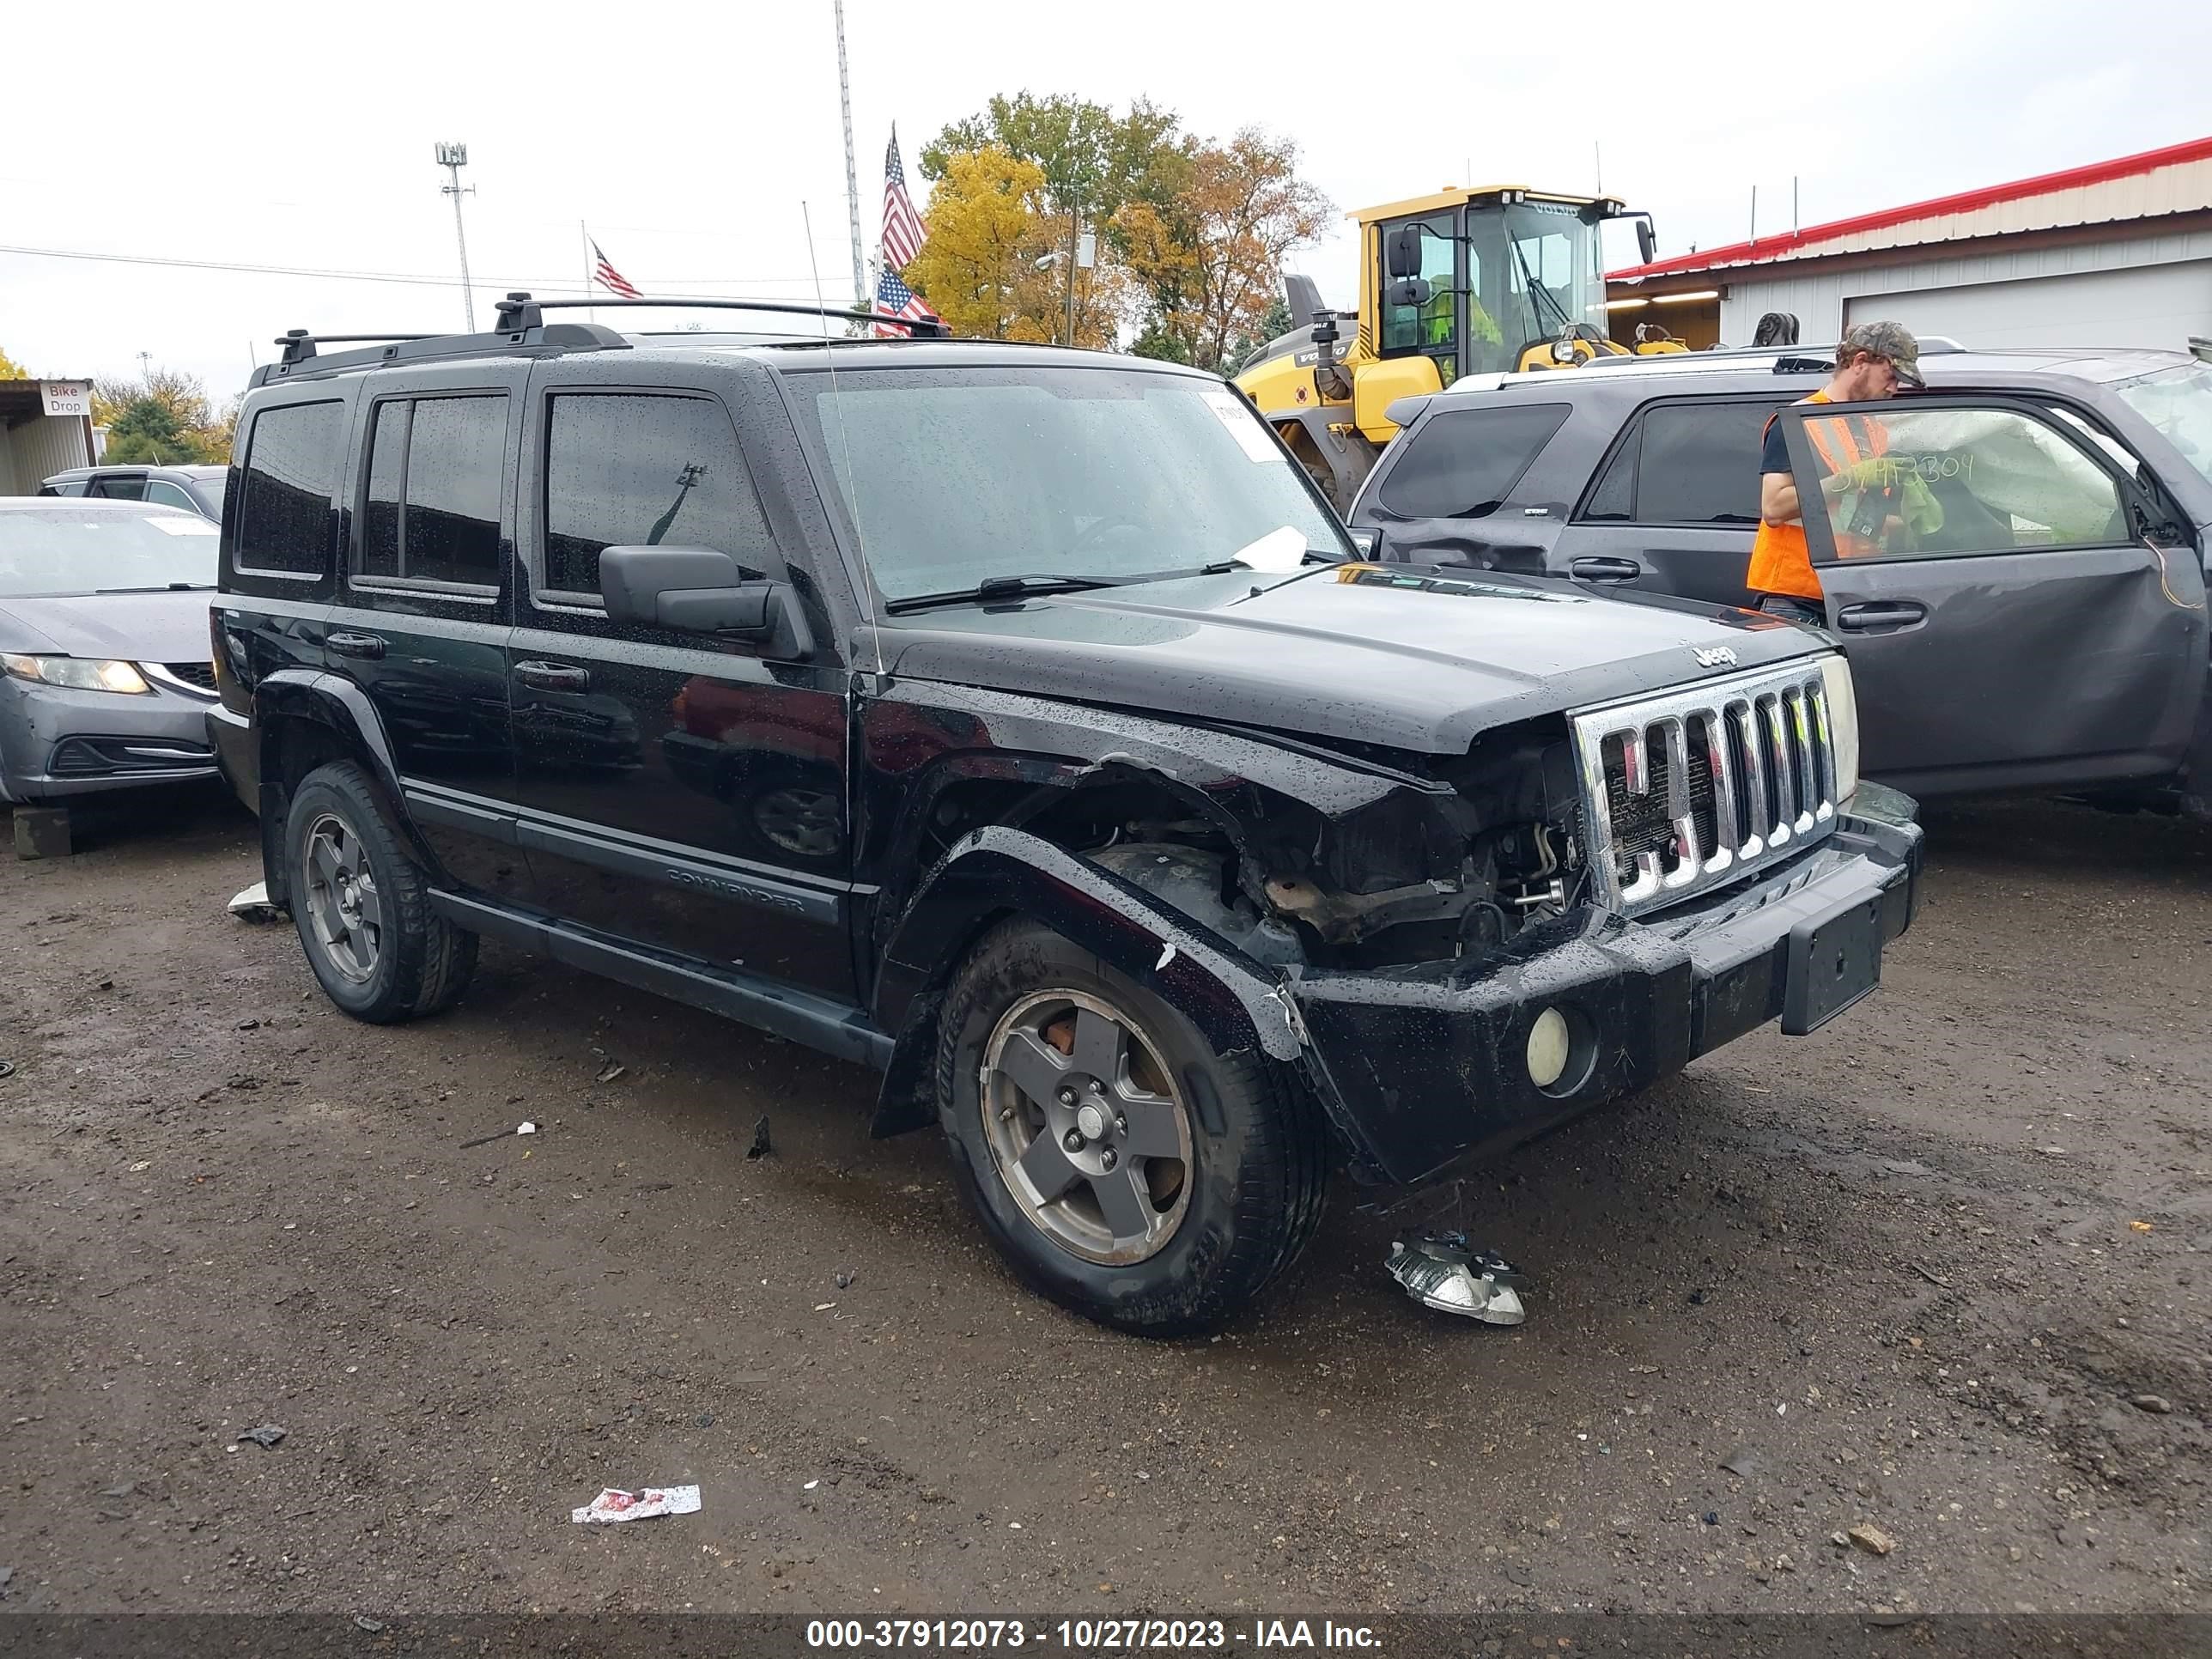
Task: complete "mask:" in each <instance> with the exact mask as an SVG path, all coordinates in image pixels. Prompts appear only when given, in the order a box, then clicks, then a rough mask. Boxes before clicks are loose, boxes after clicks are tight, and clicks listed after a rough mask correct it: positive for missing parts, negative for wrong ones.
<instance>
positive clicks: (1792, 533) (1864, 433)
mask: <svg viewBox="0 0 2212 1659" xmlns="http://www.w3.org/2000/svg"><path fill="white" fill-rule="evenodd" d="M1920 384H1922V382H1921V379H1920V343H1919V342H1918V341H1917V340H1915V339H1914V338H1913V337H1912V335H1911V332H1910V331H1908V330H1907V329H1906V328H1905V325H1903V324H1901V323H1861V324H1858V325H1857V326H1856V327H1854V328H1852V329H1851V330H1850V331H1849V332H1848V333H1846V334H1845V335H1844V343H1843V344H1841V345H1840V346H1838V347H1837V348H1836V368H1835V372H1834V373H1833V374H1831V375H1830V376H1829V377H1828V383H1827V384H1826V386H1822V387H1821V388H1820V390H1819V391H1818V392H1814V394H1813V395H1812V396H1811V397H1809V398H1803V399H1801V402H1802V403H1808V404H1857V403H1868V402H1871V401H1873V400H1875V399H1876V398H1888V397H1893V396H1894V395H1895V394H1896V392H1897V388H1898V387H1899V386H1900V385H1902V386H1919V385H1920ZM1805 435H1806V436H1807V437H1808V438H1809V439H1811V440H1812V441H1813V447H1814V452H1815V453H1818V454H1819V456H1820V462H1821V465H1823V466H1824V467H1826V470H1827V476H1826V477H1824V478H1822V479H1821V480H1820V491H1821V494H1822V495H1829V496H1841V495H1844V494H1845V493H1846V492H1848V491H1850V490H1854V489H1856V490H1860V491H1863V492H1865V495H1866V499H1867V501H1868V502H1869V507H1866V508H1863V509H1862V511H1861V513H1860V515H1859V516H1860V517H1861V518H1862V519H1867V518H1869V517H1871V518H1872V519H1873V520H1875V522H1872V523H1870V524H1869V525H1867V526H1863V529H1862V526H1858V525H1857V524H1856V523H1855V525H1854V527H1853V529H1852V530H1850V531H1849V532H1843V531H1839V532H1838V533H1837V536H1836V553H1837V556H1838V557H1840V558H1846V559H1848V558H1853V557H1863V556H1866V555H1867V554H1869V553H1872V552H1875V551H1877V550H1878V548H1879V533H1880V531H1881V527H1882V525H1883V524H1885V523H1886V522H1887V520H1888V519H1890V518H1893V517H1896V516H1898V512H1899V505H1900V504H1899V501H1898V499H1897V498H1898V496H1899V495H1900V494H1901V492H1902V489H1903V488H1904V481H1903V479H1902V478H1901V477H1896V476H1893V475H1894V474H1896V473H1897V472H1898V471H1899V468H1898V466H1896V465H1893V464H1891V463H1889V462H1888V461H1887V460H1885V459H1883V458H1884V457H1885V456H1886V455H1887V453H1889V434H1888V433H1887V431H1885V430H1884V429H1883V427H1882V423H1881V422H1880V421H1877V420H1874V419H1871V418H1869V417H1867V416H1857V417H1856V418H1852V419H1847V420H1841V421H1838V420H1826V421H1822V422H1819V423H1818V424H1814V423H1810V422H1808V424H1807V426H1806V428H1805ZM1885 506H1886V507H1887V512H1884V511H1882V508H1883V507H1885ZM1863 532H1871V533H1863ZM1744 586H1747V587H1748V588H1750V589H1751V591H1752V592H1753V593H1754V594H1756V595H1758V599H1759V609H1760V610H1761V611H1767V612H1769V613H1770V614H1771V615H1773V616H1777V617H1788V618H1789V619H1790V621H1792V622H1800V623H1809V624H1811V625H1812V626H1813V627H1815V628H1819V627H1821V626H1823V625H1824V624H1825V623H1826V613H1825V612H1824V611H1823V610H1822V607H1821V599H1820V576H1819V575H1818V574H1816V573H1815V572H1814V569H1813V560H1812V556H1811V555H1810V553H1809V552H1808V550H1807V548H1806V545H1805V517H1804V509H1803V507H1802V505H1801V504H1800V503H1799V501H1798V499H1797V481H1796V477H1795V475H1794V474H1793V473H1792V472H1791V471H1790V452H1789V449H1788V447H1786V446H1785V445H1784V442H1783V436H1782V424H1781V420H1780V417H1779V416H1770V417H1768V420H1767V422H1766V435H1765V441H1764V443H1763V445H1762V447H1761V452H1760V455H1759V533H1758V535H1757V536H1756V537H1755V538H1753V541H1752V544H1751V568H1750V569H1749V571H1748V572H1747V573H1746V574H1745V577H1744Z"/></svg>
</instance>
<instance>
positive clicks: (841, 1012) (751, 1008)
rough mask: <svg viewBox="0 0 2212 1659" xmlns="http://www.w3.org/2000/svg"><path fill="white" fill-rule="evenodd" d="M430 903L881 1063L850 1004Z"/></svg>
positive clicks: (441, 900) (491, 911)
mask: <svg viewBox="0 0 2212 1659" xmlns="http://www.w3.org/2000/svg"><path fill="white" fill-rule="evenodd" d="M430 905H431V908H433V909H435V910H436V911H437V913H438V914H439V915H441V916H443V917H444V918H445V919H446V920H447V921H450V922H452V923H453V925H454V926H455V927H465V928H467V929H468V930H469V931H470V932H471V933H483V934H485V935H488V936H489V937H490V938H492V939H500V940H502V941H504V942H505V943H507V944H509V945H520V946H522V947H523V948H524V949H525V950H528V951H537V952H538V954H539V955H541V956H548V957H552V958H553V960H554V961H556V962H564V963H568V965H569V966H571V967H574V968H582V969H586V970H587V971H589V972H591V973H594V974H599V975H603V976H604V977H605V978H608V979H611V980H616V981H619V982H620V983H622V984H624V985H629V986H634V987H636V988H637V989H638V990H641V991H651V992H653V994H655V995H657V996H664V997H667V998H668V999H670V1000H671V1001H675V1002H683V1003H688V1004H690V1006H692V1007H694V1008H703V1009H705V1010H706V1011H707V1012H708V1013H710V1014H720V1015H721V1016H722V1017H723V1018H726V1019H734V1020H737V1021H738V1022H739V1023H740V1024H745V1025H751V1026H756V1027H757V1028H758V1029H759V1030H763V1031H768V1032H771V1033H773V1034H774V1035H775V1036H780V1037H785V1038H788V1039H789V1040H790V1041H791V1042H803V1043H805V1045H806V1046H807V1047H808V1048H817V1049H819V1050H820V1051H821V1052H822V1053H823V1054H832V1055H835V1056H836V1058H837V1059H839V1060H853V1061H854V1062H856V1063H858V1064H860V1065H862V1066H873V1067H874V1068H875V1069H876V1070H878V1071H879V1072H880V1071H882V1070H884V1068H885V1067H886V1066H889V1065H890V1058H891V1040H890V1038H889V1037H888V1036H884V1034H883V1033H882V1032H881V1031H879V1030H877V1029H876V1028H875V1026H874V1025H873V1024H872V1023H871V1022H870V1020H869V1018H868V1017H867V1015H866V1012H863V1011H862V1010H861V1009H860V1008H857V1007H855V1006H853V1005H852V1004H851V1003H846V1002H838V1001H835V1000H832V999H830V998H828V997H818V996H815V995H813V994H811V993H809V992H805V991H799V990H794V989H793V988H791V987H788V986H784V985H779V984H777V983H775V981H772V980H767V979H763V978H761V977H759V976H758V975H753V974H748V973H745V972H743V971H742V970H740V969H728V968H723V969H708V968H706V967H704V966H702V965H701V964H699V963H693V962H690V961H688V960H686V959H684V958H683V957H676V956H671V955H667V954H665V953H663V952H660V951H652V950H647V949H643V948H641V947H639V946H637V945H630V944H620V943H617V942H616V941H615V940H613V939H607V938H605V937H604V936H603V935H600V934H598V933H593V932H592V931H591V930H590V929H588V928H584V927H574V926H571V925H570V924H568V923H567V922H563V921H558V920H556V919H555V918H554V917H551V916H547V915H539V914H538V913H537V912H535V911H529V910H517V909H512V908H508V907H507V906H505V905H498V904H487V903H484V902H482V901H481V900H478V899H471V898H463V897H462V896H460V895H459V894H458V893H447V892H433V893H432V894H431V895H430Z"/></svg>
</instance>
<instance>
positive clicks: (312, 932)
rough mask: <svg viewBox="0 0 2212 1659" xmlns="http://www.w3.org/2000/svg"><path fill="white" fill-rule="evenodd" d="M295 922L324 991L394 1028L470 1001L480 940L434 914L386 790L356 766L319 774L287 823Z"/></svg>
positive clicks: (302, 791) (299, 795)
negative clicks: (464, 997) (467, 997)
mask: <svg viewBox="0 0 2212 1659" xmlns="http://www.w3.org/2000/svg"><path fill="white" fill-rule="evenodd" d="M284 860H285V872H286V876H287V878H288V883H287V884H288V887H289V891H290V894H291V908H292V920H293V922H294V925H295V927H297V928H298V929H299V933H300V945H301V949H302V950H304V951H306V952H307V965H308V966H309V967H310V968H312V969H314V974H315V978H316V979H317V980H318V981H320V983H321V985H322V987H323V993H324V994H325V995H326V996H328V997H329V998H330V1000H331V1001H332V1002H334V1003H336V1004H337V1006H338V1007H340V1008H341V1009H343V1011H344V1012H347V1013H349V1014H351V1015H352V1016H353V1017H354V1018H356V1019H361V1020H367V1021H368V1022H369V1023H370V1024H376V1025H388V1024H395V1023H397V1022H398V1021H400V1020H405V1019H414V1018H417V1017H419V1016H421V1015H423V1014H431V1013H436V1012H439V1011H441V1010H442V1009H445V1008H449V1007H451V1006H453V1004H454V1003H456V1002H458V1001H459V1000H460V997H461V994H462V993H463V992H464V991H465V990H466V989H467V988H468V982H469V976H470V975H471V974H472V973H473V972H474V971H475V969H476V961H477V936H476V935H475V934H474V933H467V932H465V931H464V930H463V929H461V928H459V927H454V926H453V923H451V922H449V921H446V920H445V918H443V917H442V916H441V915H438V914H437V913H436V912H435V911H434V910H433V909H432V908H430V878H429V875H428V872H426V871H425V870H424V869H423V868H422V866H421V865H420V864H418V863H417V862H416V860H415V858H414V855H413V854H412V852H411V851H410V849H409V848H408V846H407V843H406V842H405V840H404V837H403V836H402V835H401V834H400V831H399V829H398V825H397V823H395V822H394V820H393V817H392V811H391V809H390V807H388V806H387V805H386V804H385V800H384V796H383V792H382V791H380V789H378V788H377V787H376V785H375V784H374V782H372V781H370V779H369V776H368V774H367V773H366V772H364V771H362V769H361V768H360V767H358V766H356V765H355V764H353V763H351V762H350V761H334V762H332V763H330V764H328V765H326V766H319V767H317V768H316V769H314V770H313V772H310V773H309V774H308V775H307V779H306V780H305V781H303V782H302V783H301V785H300V787H299V788H298V789H296V790H295V791H294V792H293V795H292V803H291V808H290V811H289V812H288V813H287V815H286V817H285V829H284Z"/></svg>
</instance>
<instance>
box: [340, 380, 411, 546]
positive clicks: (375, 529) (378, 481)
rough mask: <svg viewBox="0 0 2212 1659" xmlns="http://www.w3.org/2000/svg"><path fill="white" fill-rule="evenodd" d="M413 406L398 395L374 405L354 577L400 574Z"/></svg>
mask: <svg viewBox="0 0 2212 1659" xmlns="http://www.w3.org/2000/svg"><path fill="white" fill-rule="evenodd" d="M414 411H415V405H414V404H412V403H410V402H409V401H408V400H407V399H406V398H399V399H398V400H397V401H395V402H392V403H388V404H378V405H377V406H376V422H375V424H374V427H373V428H371V430H370V433H369V438H368V489H367V490H366V492H364V495H363V496H362V505H361V561H360V562H359V564H357V565H356V567H355V568H354V574H355V575H356V576H397V575H398V574H400V573H399V492H400V490H401V489H403V488H404V486H405V484H406V482H407V420H408V416H410V415H412V414H413V413H414Z"/></svg>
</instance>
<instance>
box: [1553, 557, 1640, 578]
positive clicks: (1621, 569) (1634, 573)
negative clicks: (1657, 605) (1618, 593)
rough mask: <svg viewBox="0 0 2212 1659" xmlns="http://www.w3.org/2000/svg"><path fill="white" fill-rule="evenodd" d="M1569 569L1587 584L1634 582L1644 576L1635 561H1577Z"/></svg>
mask: <svg viewBox="0 0 2212 1659" xmlns="http://www.w3.org/2000/svg"><path fill="white" fill-rule="evenodd" d="M1567 568H1568V569H1569V570H1570V571H1571V572H1573V573H1574V574H1576V575H1577V576H1580V577H1581V578H1582V579H1583V580H1584V581H1587V582H1632V581H1634V580H1636V579H1637V578H1638V576H1640V575H1642V574H1644V567H1643V566H1642V565H1640V564H1638V562H1636V561H1635V560H1633V559H1577V560H1575V561H1573V562H1571V563H1570V564H1569V565H1568V566H1567Z"/></svg>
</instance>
